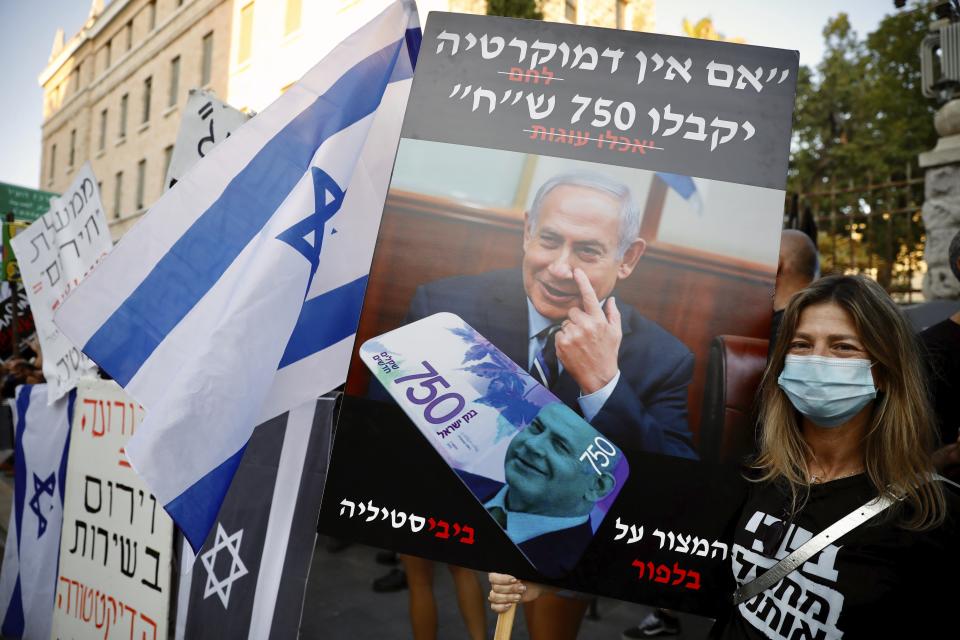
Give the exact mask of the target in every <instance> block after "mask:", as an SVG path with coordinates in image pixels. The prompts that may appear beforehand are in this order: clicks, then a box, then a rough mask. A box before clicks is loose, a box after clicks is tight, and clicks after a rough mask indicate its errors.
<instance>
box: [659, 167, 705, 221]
mask: <svg viewBox="0 0 960 640" xmlns="http://www.w3.org/2000/svg"><path fill="white" fill-rule="evenodd" d="M657 177H658V178H660V179H661V180H663V181H664V182H665V183H666V185H667V186H668V187H670V188H671V189H673V190H674V191H675V192H676V193H677V195H679V196H680V197H681V198H683V199H684V200H686V201H687V204H689V205H690V207H691V208H692V209H693V210H694V211H695V212H696V213H697V215H703V185H701V186H700V189H698V188H697V183H696V182H695V181H694V179H693V178H691V177H690V176H685V175H681V174H679V173H664V172H662V171H658V172H657Z"/></svg>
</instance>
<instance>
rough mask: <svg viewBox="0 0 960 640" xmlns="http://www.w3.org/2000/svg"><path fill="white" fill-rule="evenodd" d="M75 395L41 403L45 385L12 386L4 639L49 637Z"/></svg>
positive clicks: (0, 576)
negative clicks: (11, 469) (11, 483)
mask: <svg viewBox="0 0 960 640" xmlns="http://www.w3.org/2000/svg"><path fill="white" fill-rule="evenodd" d="M75 395H76V392H70V393H69V394H68V395H67V396H66V397H64V398H61V399H60V400H57V401H56V402H54V403H53V404H51V405H47V385H45V384H37V385H22V386H20V387H18V388H17V399H16V410H15V411H14V422H15V426H14V429H15V433H16V435H15V444H14V488H13V495H14V498H13V509H12V510H11V512H10V526H9V528H8V529H7V542H6V549H5V550H4V554H3V571H2V573H0V621H2V622H0V634H2V635H3V637H4V638H28V639H30V638H40V639H42V640H47V639H48V638H49V637H50V626H51V624H52V622H53V598H54V594H55V592H56V586H57V559H58V556H59V552H60V529H61V527H62V524H63V489H64V487H63V482H64V478H65V477H66V474H67V451H68V450H69V446H70V415H71V414H72V411H73V401H74V398H75Z"/></svg>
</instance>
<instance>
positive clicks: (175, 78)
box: [167, 56, 180, 107]
mask: <svg viewBox="0 0 960 640" xmlns="http://www.w3.org/2000/svg"><path fill="white" fill-rule="evenodd" d="M179 92H180V56H177V57H176V58H174V59H173V60H171V61H170V93H169V94H168V95H167V105H168V106H171V107H172V106H174V105H175V104H177V94H178V93H179Z"/></svg>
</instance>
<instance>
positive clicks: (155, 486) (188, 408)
mask: <svg viewBox="0 0 960 640" xmlns="http://www.w3.org/2000/svg"><path fill="white" fill-rule="evenodd" d="M419 40H420V30H419V26H418V22H417V16H416V8H415V5H414V4H413V2H412V1H404V2H399V1H396V2H392V3H391V4H390V5H389V6H387V8H386V9H384V10H383V11H382V12H381V13H380V14H378V15H377V16H376V17H375V18H373V19H372V20H371V21H370V22H369V23H367V24H366V25H365V26H364V27H362V28H361V29H359V30H358V31H357V32H356V33H354V34H353V35H351V36H350V37H348V38H347V39H346V40H344V41H343V42H341V43H340V44H339V45H338V46H337V47H336V48H334V49H333V50H332V51H331V52H330V53H329V54H328V55H327V56H326V57H325V58H324V59H323V60H322V61H321V62H320V63H319V64H318V65H317V66H316V67H314V68H313V69H311V70H310V71H309V72H308V73H307V74H306V75H305V76H304V78H303V79H302V80H301V81H300V82H298V83H297V84H295V85H294V86H292V87H291V88H290V89H289V90H288V91H287V92H286V93H284V94H283V95H282V96H281V97H280V98H279V99H277V101H275V102H274V103H273V104H272V105H270V106H269V107H268V108H267V109H266V110H264V111H263V112H262V113H260V114H259V115H257V116H256V117H254V118H252V119H251V120H250V121H249V122H247V123H246V124H244V125H243V126H241V127H240V128H239V129H237V130H236V131H234V133H233V134H232V135H231V136H230V138H229V139H227V140H225V141H224V142H222V143H221V144H219V145H217V146H216V147H214V148H213V149H212V150H211V151H210V152H209V153H208V154H207V155H206V157H205V158H204V159H203V160H202V161H201V162H199V163H198V164H197V165H196V166H194V168H193V169H192V170H191V171H189V172H188V173H187V174H186V175H185V176H184V177H183V178H182V179H181V180H180V181H179V182H178V183H177V184H176V186H174V187H173V188H172V189H170V190H169V191H167V192H166V193H165V194H164V195H163V197H161V199H160V200H158V201H157V203H156V204H155V205H154V206H153V207H152V208H151V210H150V212H149V213H148V214H147V215H146V216H144V218H143V220H142V221H141V222H140V223H139V224H138V225H136V226H135V227H134V228H133V229H131V230H130V232H128V233H127V235H126V236H125V237H124V238H123V240H122V242H120V243H119V244H118V246H117V247H116V248H115V249H114V251H113V252H112V253H111V254H110V256H109V257H108V259H107V260H105V261H104V262H103V264H102V265H101V266H100V267H99V268H98V269H97V270H96V271H94V272H93V273H92V274H91V276H90V277H89V278H88V279H87V281H86V282H85V283H84V284H83V285H82V286H81V287H80V288H79V289H78V290H77V291H76V292H74V293H73V294H72V295H71V296H70V297H69V298H68V299H67V300H66V301H65V303H64V304H63V305H62V306H61V308H60V310H59V312H58V314H57V317H56V320H57V324H58V326H60V328H61V329H62V330H63V332H64V333H65V334H66V335H67V336H69V337H70V338H71V339H72V340H73V341H74V342H75V343H76V344H77V345H80V346H81V348H82V350H83V352H84V353H86V354H87V355H89V356H90V357H91V358H92V359H93V360H94V361H95V362H96V363H97V364H99V365H100V366H101V367H102V368H103V369H104V370H105V371H107V372H108V373H109V374H110V375H111V376H113V378H114V379H115V380H116V381H117V382H119V383H120V384H121V385H122V386H123V387H125V388H126V390H127V391H128V393H130V394H131V395H132V396H133V397H134V398H135V399H136V400H137V401H139V402H140V403H141V404H142V405H143V406H144V407H145V408H146V411H147V413H146V420H145V421H144V423H143V425H142V427H141V428H140V429H139V430H138V431H137V433H136V435H135V436H134V437H133V438H132V439H131V440H130V442H129V444H128V446H127V449H126V451H127V455H128V457H129V459H130V462H131V464H132V465H133V467H134V469H135V470H136V471H137V473H138V474H140V476H141V477H142V478H143V479H144V481H145V482H146V484H147V485H148V486H149V487H150V489H151V491H152V492H153V493H154V495H156V497H157V500H158V501H160V502H161V503H162V504H163V505H164V507H165V508H166V510H167V511H168V513H170V515H171V516H172V517H173V519H174V521H175V522H176V523H177V525H178V526H179V527H180V529H181V530H182V531H183V532H184V534H185V535H186V537H187V539H188V540H189V541H190V544H191V546H192V547H193V548H194V549H195V550H196V549H199V547H200V546H201V545H202V544H203V541H204V540H205V539H206V537H207V534H208V532H209V531H210V529H211V527H212V525H213V523H214V522H215V520H216V515H217V512H218V510H219V507H220V504H221V503H222V501H223V497H224V495H225V494H226V491H227V489H228V487H229V484H230V480H231V478H232V477H233V474H234V472H235V470H236V468H237V465H238V464H239V462H240V459H241V457H242V455H243V449H244V446H245V444H246V443H247V440H248V439H249V437H250V434H251V433H252V430H253V428H254V426H255V425H256V424H259V423H260V422H263V421H264V420H265V419H266V418H265V417H264V416H266V417H272V416H275V415H278V414H279V413H282V412H283V411H286V410H288V409H290V408H292V407H295V406H297V405H299V404H302V403H303V402H305V401H308V400H312V399H316V398H317V397H318V396H320V395H322V394H323V393H326V392H327V391H329V390H331V389H332V388H335V387H336V386H338V385H339V384H341V383H342V382H343V381H344V380H345V378H346V371H347V365H348V362H349V357H350V350H351V347H352V344H353V338H354V334H355V333H356V326H357V322H358V319H359V312H360V306H361V302H362V299H363V292H364V289H365V287H366V279H367V274H368V272H369V268H370V260H371V257H372V254H373V247H374V244H375V242H376V234H377V229H378V227H379V221H380V213H381V211H382V207H383V200H384V198H385V197H386V190H387V185H388V181H389V175H390V169H391V167H392V163H393V156H394V154H395V152H396V146H397V142H398V140H399V131H400V126H401V124H402V118H403V108H404V107H405V105H406V97H407V94H408V93H409V88H410V82H411V77H412V74H413V64H414V61H415V59H416V50H417V48H418V46H419Z"/></svg>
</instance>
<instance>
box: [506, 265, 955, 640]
mask: <svg viewBox="0 0 960 640" xmlns="http://www.w3.org/2000/svg"><path fill="white" fill-rule="evenodd" d="M760 395H761V426H762V437H761V442H760V452H759V455H758V456H757V457H756V459H755V461H754V463H753V464H752V466H751V467H750V472H749V474H748V475H749V478H750V480H751V485H750V492H749V496H748V498H747V501H746V503H745V504H744V505H743V507H742V509H741V511H740V516H739V519H738V522H737V525H736V527H735V532H734V534H733V539H732V540H731V541H730V544H731V553H730V558H731V563H732V569H733V577H734V581H733V582H732V586H733V585H736V586H737V587H738V588H743V587H744V578H745V577H746V576H748V575H749V576H751V577H752V575H760V574H763V573H764V572H765V570H766V569H767V568H768V567H770V566H772V565H773V564H774V563H775V561H777V560H780V559H782V558H784V557H786V556H787V555H788V554H789V553H791V552H793V551H795V550H796V549H797V548H798V547H802V544H803V541H806V540H808V539H810V538H811V537H812V536H814V535H815V534H817V533H820V532H822V531H823V530H824V529H826V528H828V527H829V526H831V525H832V524H834V522H836V521H837V520H839V519H841V518H843V517H844V516H846V515H848V514H852V513H854V512H861V511H865V512H867V513H871V508H869V507H872V506H875V505H881V504H885V503H886V502H887V501H889V504H891V505H892V506H890V507H889V508H888V509H886V510H885V511H880V512H879V513H877V514H876V515H874V516H873V517H871V518H870V519H869V520H868V521H867V522H865V523H863V524H860V525H859V526H857V527H856V528H854V529H853V530H851V531H850V532H849V533H846V534H845V535H841V536H839V537H837V538H836V539H835V540H834V541H832V542H831V543H830V544H828V545H827V546H826V547H825V548H823V549H822V550H821V551H820V552H819V553H818V554H817V555H814V556H813V557H811V558H810V559H809V561H808V562H806V563H801V566H800V568H798V569H796V570H793V571H790V572H789V573H787V575H786V577H785V578H784V579H782V580H780V581H778V582H776V583H774V584H773V585H772V587H771V588H768V589H766V590H763V591H761V592H759V593H758V594H757V595H755V596H753V597H751V598H749V599H746V600H744V601H742V602H740V603H739V604H738V605H736V606H734V607H732V608H731V609H729V610H728V612H727V615H726V616H724V617H723V618H721V619H720V620H718V622H717V625H715V628H714V631H713V636H714V637H717V638H722V639H725V640H730V639H737V638H747V639H750V640H754V639H760V638H774V639H777V638H783V639H787V638H791V637H794V636H793V635H792V632H793V630H794V629H795V628H796V629H802V630H803V631H802V632H803V633H805V634H806V635H808V636H823V637H840V636H841V635H842V636H843V637H844V638H845V639H856V638H879V637H942V633H943V631H944V630H945V629H951V628H953V627H955V621H954V620H953V617H952V612H953V608H952V606H953V605H955V602H954V601H955V600H956V590H955V589H949V588H944V587H943V586H942V585H943V581H941V580H938V579H936V576H954V575H957V573H958V571H960V555H958V554H957V553H956V541H957V540H958V539H960V521H958V519H960V495H958V494H957V493H956V492H954V491H953V489H952V488H948V487H947V486H946V484H945V483H944V482H943V481H942V480H941V479H939V478H935V477H934V476H933V469H934V467H933V459H932V452H933V450H934V448H935V445H936V442H937V433H936V429H935V427H934V422H933V417H932V413H931V409H930V406H929V402H928V399H927V394H926V392H925V385H924V376H923V369H922V363H921V361H920V357H919V348H918V345H917V344H916V341H915V339H914V337H913V335H912V332H911V328H910V326H909V324H908V323H907V321H906V319H905V318H904V317H903V316H902V314H901V313H900V311H899V310H898V309H897V307H896V305H895V304H894V303H893V301H892V300H891V299H890V297H889V296H888V295H887V294H886V293H885V292H884V291H883V290H882V289H881V288H880V286H879V285H877V284H876V283H875V282H873V281H871V280H868V279H866V278H863V277H860V276H831V277H827V278H824V279H822V280H820V281H818V282H816V283H814V284H813V285H811V286H810V287H809V288H807V289H805V290H804V291H802V292H800V293H799V294H797V295H796V296H795V297H794V298H793V299H792V300H791V301H790V302H789V303H788V305H787V307H786V310H785V312H784V316H783V324H782V327H781V333H780V336H779V337H778V340H777V342H776V344H775V345H774V348H773V355H772V357H771V362H770V365H769V366H768V368H767V371H766V374H765V376H764V379H763V382H762V384H761V391H760ZM788 580H789V583H788V582H787V581H788ZM490 582H491V587H492V588H491V591H490V601H491V604H492V608H493V609H494V611H497V612H501V611H505V610H506V609H508V608H509V607H510V606H512V604H513V603H515V602H521V601H523V602H526V601H531V600H534V599H535V598H537V597H539V596H540V595H541V594H542V593H543V592H544V587H542V586H540V585H535V584H529V585H528V584H524V583H522V582H520V581H518V580H516V579H515V578H513V577H511V576H507V575H503V574H490ZM787 584H789V588H781V587H783V586H784V585H787ZM801 596H802V597H803V598H804V602H807V603H808V604H806V606H805V607H804V606H801V607H799V608H797V607H796V606H795V605H796V604H797V603H798V601H799V598H800V597H801ZM812 603H816V606H812ZM761 606H762V607H763V609H762V610H761V608H760V607H761ZM770 611H775V612H776V615H775V616H772V615H769V613H770ZM891 611H894V612H909V615H885V613H886V612H891ZM788 612H789V620H788V619H787V613H788Z"/></svg>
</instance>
